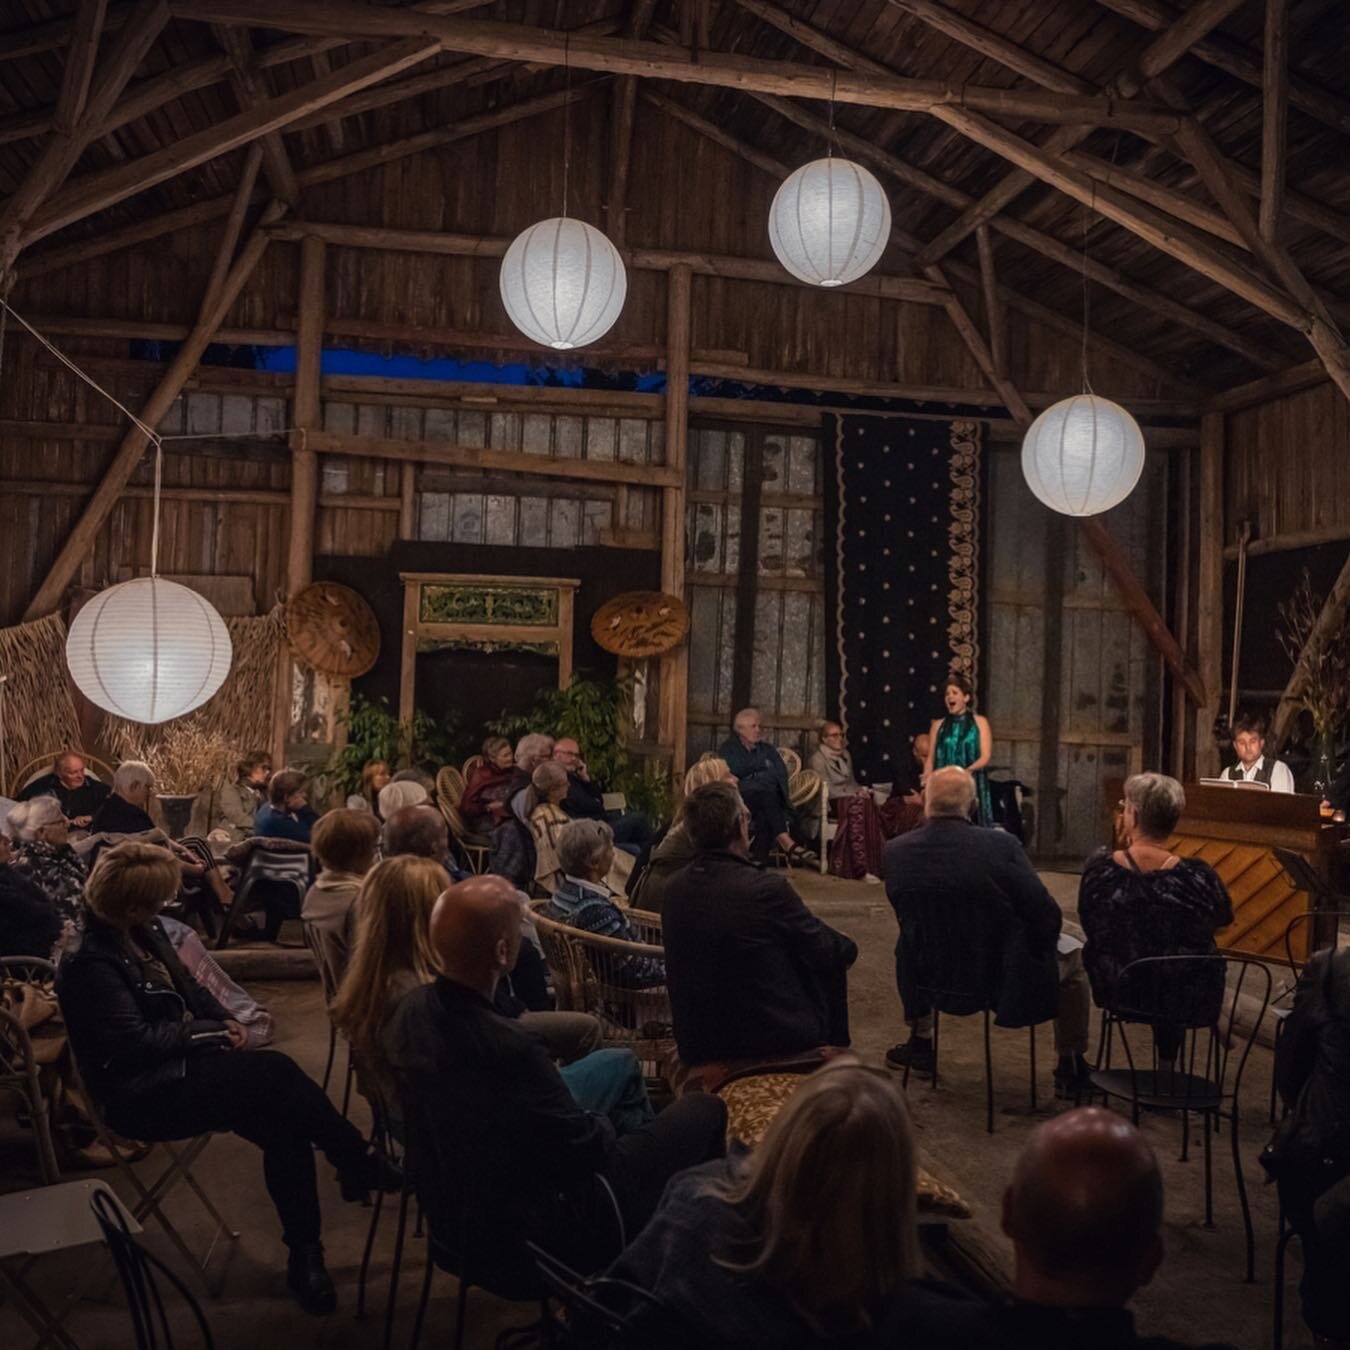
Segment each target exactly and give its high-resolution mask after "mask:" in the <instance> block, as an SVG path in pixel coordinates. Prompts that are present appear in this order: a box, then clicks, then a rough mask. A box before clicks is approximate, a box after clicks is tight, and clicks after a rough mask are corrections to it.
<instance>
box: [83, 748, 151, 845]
mask: <svg viewBox="0 0 1350 1350" xmlns="http://www.w3.org/2000/svg"><path fill="white" fill-rule="evenodd" d="M154 791H155V774H154V770H153V769H151V767H150V766H149V765H148V764H143V763H141V761H140V760H138V759H124V760H123V761H122V763H121V764H119V765H118V766H117V769H116V771H115V772H114V773H113V780H112V791H111V792H110V793H109V794H108V795H107V796H106V797H104V799H103V801H102V803H101V804H100V806H99V808H98V810H97V811H95V812H94V816H93V819H92V820H90V822H89V833H90V834H144V833H145V832H146V831H147V830H154V829H158V826H157V825H156V824H155V822H154V820H152V819H151V816H150V812H149V811H147V810H146V807H148V806H149V805H150V798H151V797H152V796H153V795H154Z"/></svg>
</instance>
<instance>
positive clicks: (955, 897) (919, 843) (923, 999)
mask: <svg viewBox="0 0 1350 1350" xmlns="http://www.w3.org/2000/svg"><path fill="white" fill-rule="evenodd" d="M974 803H975V780H974V779H973V778H972V777H971V775H970V774H969V772H967V770H965V769H960V768H957V767H956V766H955V765H951V766H948V767H947V768H943V769H935V770H934V771H933V773H932V774H930V775H929V778H928V785H927V787H926V788H925V790H924V811H925V813H926V815H927V821H926V823H925V825H924V827H923V829H921V830H914V831H912V832H911V833H909V834H902V835H901V836H900V837H899V838H898V839H892V840H891V842H890V843H889V844H887V845H886V862H885V868H886V895H887V898H888V899H889V900H890V902H891V904H892V906H893V907H894V909H895V915H896V918H897V919H898V920H899V921H900V937H899V940H898V941H897V943H896V948H895V965H896V978H897V982H898V985H899V990H900V1001H901V1002H902V1003H903V1004H904V1008H905V1021H906V1022H907V1023H908V1024H909V1026H910V1039H909V1041H908V1043H906V1044H905V1045H897V1046H894V1047H892V1048H891V1049H890V1050H888V1051H887V1052H886V1062H887V1063H888V1064H890V1065H891V1066H892V1067H893V1068H904V1067H905V1066H906V1065H908V1066H910V1067H912V1068H914V1069H917V1070H919V1071H920V1072H923V1073H931V1072H932V1070H933V1010H932V1006H931V1004H930V1002H929V998H928V994H927V993H926V992H923V993H921V992H920V990H921V988H923V987H924V986H929V987H931V985H932V984H933V983H934V982H936V981H939V980H946V981H948V985H947V987H954V988H957V989H960V990H962V991H964V992H969V994H970V995H971V997H970V1000H969V1003H970V1006H969V1007H968V1008H966V1009H965V1011H968V1012H978V1011H980V1010H981V1009H983V1008H985V1007H989V1008H993V1009H994V1010H995V1012H996V1014H997V1015H996V1018H995V1021H996V1023H997V1025H999V1026H1008V1027H1022V1026H1029V1025H1035V1024H1036V1023H1038V1022H1042V1021H1046V1020H1048V1019H1049V1018H1051V1017H1053V1018H1054V1022H1055V1050H1056V1053H1057V1055H1058V1057H1059V1062H1058V1066H1057V1067H1056V1069H1055V1083H1056V1087H1057V1089H1059V1090H1060V1091H1061V1092H1062V1093H1063V1095H1066V1096H1072V1095H1073V1093H1074V1092H1075V1091H1076V1090H1079V1089H1081V1088H1082V1086H1083V1085H1084V1084H1085V1083H1086V1081H1087V1073H1088V1065H1087V1062H1086V1060H1085V1059H1084V1058H1083V1053H1084V1051H1085V1050H1086V1049H1087V1036H1088V1017H1089V1013H1090V1005H1089V1001H1088V988H1087V981H1086V979H1085V978H1084V976H1083V961H1082V951H1081V948H1080V947H1079V945H1078V944H1077V943H1076V942H1072V940H1071V939H1070V940H1067V941H1066V942H1064V943H1062V944H1061V943H1060V941H1059V936H1060V926H1061V921H1062V915H1061V914H1060V909H1059V906H1058V905H1057V904H1056V903H1055V902H1054V900H1053V898H1052V897H1051V895H1050V893H1049V892H1048V891H1047V890H1046V889H1045V886H1044V885H1043V884H1042V882H1041V879H1040V877H1039V876H1037V875H1036V870H1035V869H1034V868H1033V867H1032V865H1031V863H1030V862H1029V861H1028V859H1027V855H1026V852H1025V850H1024V849H1023V848H1022V845H1021V844H1020V843H1019V842H1018V841H1017V840H1016V839H1014V838H1013V837H1012V835H1010V834H1005V833H1004V832H1003V831H1001V830H987V829H981V828H980V827H979V826H977V825H975V824H973V823H972V822H971V819H970V811H971V808H972V806H973V805H974ZM955 901H959V902H960V906H961V907H960V909H959V911H958V912H959V913H960V914H961V916H962V917H961V919H960V920H959V922H961V923H962V924H963V925H964V927H963V928H962V930H961V932H960V933H959V934H957V933H952V934H951V940H950V941H943V938H944V936H945V934H944V932H943V926H944V925H946V924H950V923H952V922H956V920H955V919H953V918H952V917H950V916H951V913H952V905H953V902H955ZM972 903H975V904H976V906H977V908H976V910H975V913H976V916H977V917H976V918H975V919H974V920H972V919H971V916H970V911H969V909H968V906H969V905H970V904H972ZM1061 947H1064V948H1066V949H1067V950H1064V951H1061V950H1060V948H1061ZM937 961H942V962H943V963H944V965H946V966H947V968H946V969H943V968H941V967H938V968H935V966H934V963H935V962H937ZM953 963H956V964H955V968H953ZM953 977H955V978H953ZM947 1011H948V1012H957V1011H958V1009H956V1008H948V1009H947Z"/></svg>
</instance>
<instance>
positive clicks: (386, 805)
mask: <svg viewBox="0 0 1350 1350" xmlns="http://www.w3.org/2000/svg"><path fill="white" fill-rule="evenodd" d="M430 800H431V794H430V793H429V792H428V791H427V790H426V788H424V787H423V786H422V785H421V783H417V782H414V781H413V780H412V779H408V778H404V779H394V780H393V781H392V782H389V783H386V784H385V785H384V786H383V787H382V788H381V789H380V796H379V810H378V812H377V814H378V815H379V817H380V819H381V820H388V819H389V817H390V816H392V815H393V814H394V813H395V812H396V811H402V810H403V809H404V807H407V806H425V805H426V804H427V803H428V802H429V801H430Z"/></svg>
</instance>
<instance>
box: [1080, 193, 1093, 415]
mask: <svg viewBox="0 0 1350 1350" xmlns="http://www.w3.org/2000/svg"><path fill="white" fill-rule="evenodd" d="M1096 209H1097V184H1096V180H1095V179H1094V180H1093V184H1092V205H1091V206H1090V207H1085V208H1084V210H1083V355H1082V365H1083V388H1084V390H1085V391H1086V392H1087V393H1089V394H1090V393H1092V381H1091V380H1089V379H1088V316H1089V315H1090V313H1091V299H1090V292H1089V290H1088V225H1089V224H1090V223H1091V220H1092V213H1093V211H1095V210H1096Z"/></svg>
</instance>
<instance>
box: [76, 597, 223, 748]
mask: <svg viewBox="0 0 1350 1350" xmlns="http://www.w3.org/2000/svg"><path fill="white" fill-rule="evenodd" d="M233 654H234V653H233V648H232V646H231V643H230V635H229V632H228V631H227V630H226V628H225V621H224V620H223V619H222V618H221V617H220V615H219V614H218V613H217V612H216V609H215V607H214V606H213V605H211V604H209V603H208V602H207V601H206V600H205V599H204V598H203V597H202V596H200V595H198V594H197V592H196V591H190V590H188V588H187V587H186V586H180V585H178V583H177V582H174V581H166V580H165V579H164V578H163V577H138V578H137V579H136V580H135V581H124V582H122V584H121V585H120V586H110V587H109V588H108V589H107V590H106V591H100V592H99V594H98V595H96V596H95V597H94V598H93V599H92V600H90V601H89V602H88V603H87V604H86V605H85V606H84V608H83V609H81V610H80V612H79V613H78V614H77V615H76V616H75V621H74V622H73V623H72V624H71V625H70V633H69V634H68V636H67V637H66V665H67V666H68V667H69V668H70V677H71V679H73V680H74V681H75V684H76V685H77V686H78V688H79V690H80V692H81V693H82V694H84V696H85V697H86V698H87V699H89V701H90V702H91V703H96V704H98V706H99V707H100V708H103V709H105V710H106V711H107V712H110V713H116V714H117V716H118V717H125V718H127V719H128V721H132V722H145V723H155V722H167V721H169V720H170V719H171V718H174V717H182V716H183V714H184V713H189V712H191V711H192V710H193V708H198V707H200V706H201V705H202V704H203V703H205V702H206V700H207V699H209V698H210V697H211V695H212V694H214V693H215V692H216V690H217V689H219V688H220V686H221V685H222V684H223V683H224V682H225V677H226V675H228V674H229V673H230V661H231V659H232V657H233Z"/></svg>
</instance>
